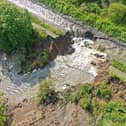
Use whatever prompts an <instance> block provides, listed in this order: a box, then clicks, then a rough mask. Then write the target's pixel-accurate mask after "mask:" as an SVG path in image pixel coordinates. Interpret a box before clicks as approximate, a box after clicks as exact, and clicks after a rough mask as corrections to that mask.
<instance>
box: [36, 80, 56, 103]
mask: <svg viewBox="0 0 126 126" xmlns="http://www.w3.org/2000/svg"><path fill="white" fill-rule="evenodd" d="M57 99H58V98H57V93H56V92H55V91H54V89H53V87H52V82H51V80H48V79H46V80H44V81H42V82H40V87H39V92H38V103H39V105H47V104H50V103H52V104H55V103H56V101H57Z"/></svg>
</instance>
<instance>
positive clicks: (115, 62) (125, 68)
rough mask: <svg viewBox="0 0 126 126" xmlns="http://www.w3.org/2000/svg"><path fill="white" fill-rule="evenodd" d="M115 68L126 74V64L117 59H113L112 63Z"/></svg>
mask: <svg viewBox="0 0 126 126" xmlns="http://www.w3.org/2000/svg"><path fill="white" fill-rule="evenodd" d="M111 64H112V66H113V67H115V68H117V69H119V70H120V71H122V72H124V73H126V64H125V63H122V62H120V61H118V60H117V59H113V60H112V61H111Z"/></svg>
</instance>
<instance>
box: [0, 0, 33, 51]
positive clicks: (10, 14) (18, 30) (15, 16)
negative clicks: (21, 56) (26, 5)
mask: <svg viewBox="0 0 126 126" xmlns="http://www.w3.org/2000/svg"><path fill="white" fill-rule="evenodd" d="M32 36H33V29H32V24H31V19H30V15H29V13H28V12H27V11H26V10H20V9H18V8H17V7H16V6H14V5H12V4H10V3H8V2H7V1H6V0H5V1H4V0H0V50H2V51H4V52H6V53H11V52H12V51H15V50H21V51H22V50H24V51H30V49H31V45H32V42H33V41H32V39H31V37H32Z"/></svg>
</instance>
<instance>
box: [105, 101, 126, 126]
mask: <svg viewBox="0 0 126 126" xmlns="http://www.w3.org/2000/svg"><path fill="white" fill-rule="evenodd" d="M103 111H104V116H103V119H106V121H108V122H110V121H111V122H112V123H117V124H119V126H125V125H126V106H125V105H122V104H121V103H118V102H109V103H106V104H105V106H104V110H103Z"/></svg>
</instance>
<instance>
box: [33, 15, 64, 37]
mask: <svg viewBox="0 0 126 126" xmlns="http://www.w3.org/2000/svg"><path fill="white" fill-rule="evenodd" d="M31 20H32V22H33V23H35V24H38V25H40V26H42V27H43V28H45V29H47V30H49V31H50V32H52V33H55V34H56V35H58V36H61V35H63V32H62V31H60V30H58V29H56V28H54V27H51V26H50V25H48V24H46V23H45V22H43V21H42V20H40V19H39V18H37V17H36V16H32V15H31Z"/></svg>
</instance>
